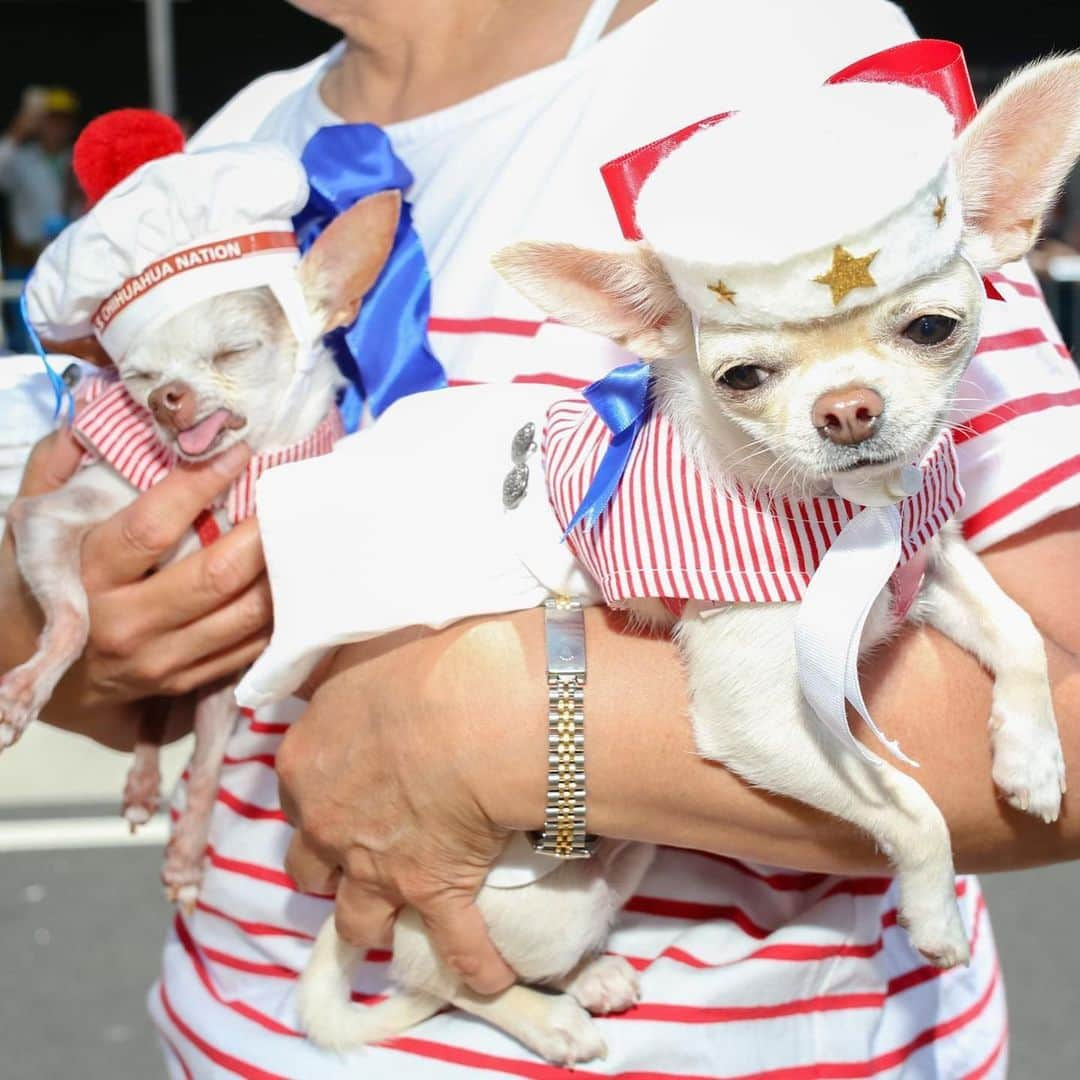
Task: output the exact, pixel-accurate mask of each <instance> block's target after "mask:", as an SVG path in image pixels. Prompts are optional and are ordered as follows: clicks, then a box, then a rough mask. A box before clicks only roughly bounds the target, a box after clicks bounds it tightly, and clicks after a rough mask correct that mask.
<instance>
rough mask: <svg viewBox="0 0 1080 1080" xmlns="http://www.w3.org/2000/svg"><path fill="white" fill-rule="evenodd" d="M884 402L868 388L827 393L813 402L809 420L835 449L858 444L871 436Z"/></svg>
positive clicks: (883, 408)
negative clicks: (834, 445)
mask: <svg viewBox="0 0 1080 1080" xmlns="http://www.w3.org/2000/svg"><path fill="white" fill-rule="evenodd" d="M884 411H885V402H884V401H882V400H881V395H880V394H879V393H877V391H876V390H871V389H870V388H869V387H868V386H848V387H845V388H844V389H843V390H830V391H829V392H828V393H826V394H822V395H821V397H819V398H818V399H817V401H815V402H814V408H813V409H812V410H811V414H810V415H811V419H812V420H813V422H814V427H816V428H817V429H818V431H819V432H821V435H822V437H823V438H826V439H828V440H829V442H832V443H836V445H837V446H851V445H852V444H854V443H861V442H862V441H863V440H864V439H869V438H870V436H871V435H873V434H874V430H875V429H876V427H877V422H878V419H879V418H880V417H881V414H882V413H883V412H884Z"/></svg>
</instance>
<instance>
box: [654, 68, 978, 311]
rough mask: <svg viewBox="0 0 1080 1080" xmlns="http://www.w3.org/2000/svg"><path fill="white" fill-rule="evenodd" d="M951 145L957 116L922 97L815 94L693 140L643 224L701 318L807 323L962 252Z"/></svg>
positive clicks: (878, 91) (863, 89)
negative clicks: (959, 251) (954, 120)
mask: <svg viewBox="0 0 1080 1080" xmlns="http://www.w3.org/2000/svg"><path fill="white" fill-rule="evenodd" d="M952 147H953V118H952V116H951V115H950V114H949V112H948V110H947V109H946V108H945V106H944V105H943V104H942V103H941V101H940V100H939V99H938V98H937V97H935V96H934V95H932V94H930V93H927V92H926V91H924V90H921V89H916V88H914V87H909V86H902V85H900V84H897V83H892V84H889V83H868V82H852V83H844V84H840V85H834V86H821V87H815V88H812V89H809V90H807V91H806V92H805V93H803V94H801V95H799V96H798V97H797V98H796V99H794V100H789V101H786V102H784V103H783V104H782V105H775V104H770V105H765V106H759V107H756V108H754V107H751V108H747V109H744V110H742V111H740V112H738V113H736V114H735V115H732V116H730V117H728V118H726V119H725V120H723V121H722V122H720V123H717V124H715V125H713V126H711V127H705V128H702V129H701V130H699V131H697V132H696V133H694V134H693V135H692V136H691V137H690V138H689V139H687V140H686V141H685V142H684V143H682V144H681V145H680V146H678V147H676V148H675V149H674V150H673V151H672V152H671V153H670V154H669V155H668V156H667V157H666V158H664V159H663V160H662V161H661V162H660V163H659V165H658V166H657V167H656V169H655V171H654V172H653V173H652V175H651V176H650V177H649V178H648V179H647V180H646V181H645V184H644V186H643V187H642V189H641V192H640V194H639V196H638V201H637V221H638V225H639V227H640V229H641V232H642V234H643V236H644V237H645V239H646V240H647V241H648V243H649V245H650V246H651V247H652V248H653V249H654V250H655V251H656V253H657V254H658V255H659V257H660V259H661V261H662V262H663V264H664V267H665V268H666V270H667V272H668V274H669V275H670V277H671V279H672V282H673V283H674V285H675V288H676V290H677V291H678V293H679V296H680V297H681V298H682V300H683V302H684V303H686V304H687V306H688V307H689V308H690V310H691V311H692V312H694V313H695V314H696V315H697V316H698V317H699V318H701V319H708V320H709V321H712V322H734V323H741V324H747V323H748V324H751V325H762V326H770V325H777V324H779V323H784V322H805V321H807V320H811V319H817V318H822V317H825V316H828V315H831V314H833V313H835V312H837V311H843V310H847V309H850V308H854V307H859V306H862V305H865V304H869V303H872V302H873V301H875V300H877V299H879V298H880V297H882V296H885V295H887V294H889V293H891V292H894V291H895V290H897V289H898V288H900V287H901V286H903V285H904V284H906V283H907V282H909V281H914V280H916V279H917V278H920V277H923V276H924V275H926V274H930V273H933V272H934V271H935V270H938V269H940V268H941V267H942V266H943V265H944V264H945V263H947V262H948V261H949V260H950V259H951V258H952V257H953V256H954V255H955V254H956V252H957V250H958V248H959V245H960V237H961V232H962V227H963V220H962V215H961V212H960V201H959V196H958V194H957V185H956V178H955V176H954V174H953V168H952V164H951V153H952Z"/></svg>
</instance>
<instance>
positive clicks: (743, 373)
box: [716, 364, 770, 390]
mask: <svg viewBox="0 0 1080 1080" xmlns="http://www.w3.org/2000/svg"><path fill="white" fill-rule="evenodd" d="M769 375H770V372H768V371H766V370H765V369H764V368H759V367H754V366H753V364H739V365H737V366H736V367H733V368H728V369H727V371H725V372H724V374H723V375H721V376H719V378H718V379H717V380H716V381H717V382H719V383H721V384H722V385H723V386H726V387H727V388H728V389H729V390H756V389H757V388H758V387H759V386H760V385H761V384H762V383H763V382H764V381H765V380H766V379H767V378H768V377H769Z"/></svg>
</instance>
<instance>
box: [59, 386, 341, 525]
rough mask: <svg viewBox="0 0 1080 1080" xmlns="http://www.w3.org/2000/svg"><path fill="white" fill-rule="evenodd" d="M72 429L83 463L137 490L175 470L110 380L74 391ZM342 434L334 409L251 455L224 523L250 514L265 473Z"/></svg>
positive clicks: (319, 450) (323, 448) (142, 412)
mask: <svg viewBox="0 0 1080 1080" xmlns="http://www.w3.org/2000/svg"><path fill="white" fill-rule="evenodd" d="M72 430H73V433H74V435H75V437H76V438H77V439H78V440H79V442H80V443H81V444H82V445H83V447H84V448H85V450H86V453H87V458H88V461H87V463H88V464H89V463H90V462H91V461H106V462H108V463H109V464H110V465H111V466H112V467H113V468H114V469H115V470H116V471H117V472H118V473H119V474H120V475H121V476H122V477H123V478H124V479H125V480H127V481H128V483H129V484H131V485H132V486H133V487H135V488H138V490H139V491H149V490H150V488H152V487H153V486H154V485H155V484H158V483H160V482H161V481H162V480H164V479H165V477H166V476H168V475H169V473H170V472H172V470H173V469H174V468H175V467H176V460H177V459H176V455H175V454H174V453H173V452H172V450H170V449H169V448H168V447H167V446H166V445H165V444H164V443H163V442H162V441H161V440H160V439H159V438H158V436H157V432H156V431H155V430H154V425H153V422H152V421H151V419H150V414H149V413H148V412H147V411H146V409H144V408H143V407H142V406H141V405H140V404H139V403H138V402H137V401H136V400H135V399H134V398H133V397H132V396H131V395H130V394H129V393H128V392H127V389H126V388H125V387H124V384H123V383H122V382H120V381H119V379H116V378H114V377H112V376H109V375H96V376H93V377H92V378H90V379H88V380H87V381H86V382H84V383H83V384H82V385H81V386H80V387H79V390H78V393H77V395H76V412H75V421H74V424H73V427H72ZM344 434H345V428H344V427H343V426H342V423H341V417H340V416H339V415H338V411H337V409H336V408H335V409H331V410H330V412H329V413H328V414H327V415H326V417H325V419H323V421H322V422H321V423H320V424H319V426H318V427H317V428H316V429H315V430H314V431H313V432H311V434H309V435H306V436H304V438H303V439H300V440H299V441H298V442H295V443H292V444H291V445H290V446H284V447H281V448H280V449H278V450H266V451H264V452H262V453H260V454H254V455H253V456H252V458H251V460H250V461H249V462H248V464H247V468H246V469H245V470H244V472H243V473H242V474H241V476H240V477H238V478H237V480H236V481H235V482H234V483H233V485H232V486H231V487H230V488H229V490H228V492H227V493H226V495H225V499H224V502H223V504H222V505H223V506H224V508H225V512H226V515H227V517H228V520H229V524H230V525H236V524H237V523H238V522H240V521H243V520H244V519H245V518H248V517H251V515H252V514H254V513H255V482H256V481H257V480H258V479H259V477H260V476H262V474H263V473H264V472H266V471H267V469H273V468H274V467H275V466H277V465H284V464H286V462H290V461H304V460H305V459H306V458H313V457H319V456H321V455H322V454H329V453H330V451H331V450H333V448H334V443H336V442H337V441H338V439H340V438H341V437H342V436H343V435H344Z"/></svg>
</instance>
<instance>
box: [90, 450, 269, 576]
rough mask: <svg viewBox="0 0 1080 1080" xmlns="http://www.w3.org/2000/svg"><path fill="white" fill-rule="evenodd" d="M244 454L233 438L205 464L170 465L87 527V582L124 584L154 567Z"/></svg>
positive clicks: (234, 473) (241, 464)
mask: <svg viewBox="0 0 1080 1080" xmlns="http://www.w3.org/2000/svg"><path fill="white" fill-rule="evenodd" d="M250 457H251V450H250V449H249V448H248V447H247V446H246V445H245V444H244V443H237V444H236V445H235V446H230V447H229V449H228V450H226V451H225V452H224V453H223V454H219V455H218V456H217V457H216V458H214V459H213V460H211V461H209V462H207V463H206V464H205V465H197V466H192V467H190V468H176V469H173V470H172V472H171V473H169V475H168V476H166V477H165V479H164V480H162V481H161V483H160V484H156V485H155V486H154V487H152V488H151V489H150V490H149V491H147V492H144V493H143V494H142V495H140V496H139V497H138V498H137V499H136V500H135V501H134V502H133V503H131V504H130V505H129V506H126V507H125V508H124V509H123V510H121V511H120V512H119V513H118V514H114V515H113V516H112V517H111V518H109V519H108V520H107V521H105V522H103V523H102V524H101V525H99V526H98V527H97V528H96V529H92V530H91V531H90V533H89V534H88V535H87V537H86V539H85V541H84V542H83V560H82V561H83V567H84V571H85V573H86V577H87V586H88V588H90V589H95V588H108V587H109V586H113V585H123V584H127V583H129V582H132V581H137V580H139V578H141V577H142V576H143V575H144V574H145V573H146V572H147V571H149V570H152V569H154V568H155V567H156V566H157V565H158V563H159V562H160V561H161V560H162V559H163V558H164V557H165V556H166V555H167V554H168V553H169V552H170V551H171V550H172V549H173V548H174V547H175V546H176V544H177V543H178V542H179V541H180V538H181V537H182V536H183V535H184V533H186V532H187V530H188V529H189V528H190V527H191V523H192V522H193V521H194V520H195V518H196V517H198V516H199V514H200V513H201V511H202V510H203V509H205V508H206V507H207V506H209V505H211V503H213V501H214V500H215V499H216V498H217V497H218V496H219V495H221V494H223V493H224V492H225V491H226V490H227V489H228V487H229V485H230V484H231V483H232V482H233V481H234V480H235V479H236V478H237V477H238V476H239V475H240V473H241V472H242V471H243V470H244V468H245V466H246V465H247V462H248V460H249V458H250Z"/></svg>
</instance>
